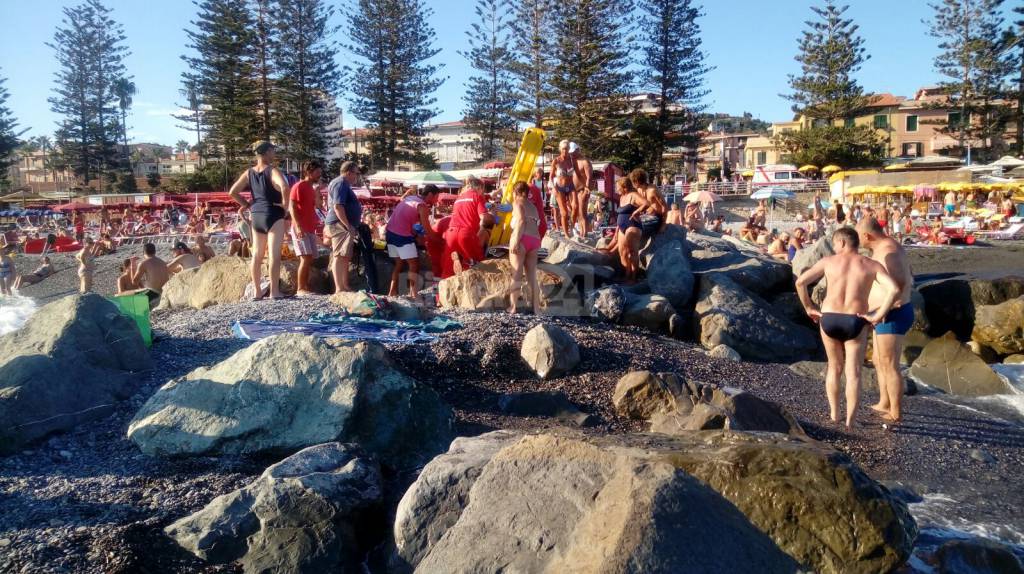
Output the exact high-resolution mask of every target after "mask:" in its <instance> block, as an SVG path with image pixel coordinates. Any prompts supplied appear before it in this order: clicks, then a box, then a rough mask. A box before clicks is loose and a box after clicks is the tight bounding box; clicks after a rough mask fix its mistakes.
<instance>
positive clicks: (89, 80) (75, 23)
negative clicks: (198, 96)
mask: <svg viewBox="0 0 1024 574" xmlns="http://www.w3.org/2000/svg"><path fill="white" fill-rule="evenodd" d="M110 13H111V11H110V9H109V8H107V7H105V6H104V5H103V4H102V3H101V2H100V1H99V0H86V2H85V3H83V4H79V5H78V6H74V7H70V8H65V9H64V19H63V21H62V23H61V26H62V27H58V28H57V30H56V32H55V33H54V37H53V42H52V43H49V44H47V45H48V46H50V47H51V48H53V50H54V51H55V52H56V56H57V62H58V63H59V64H60V70H59V71H58V72H57V74H56V80H57V81H56V86H55V88H54V93H55V95H54V97H51V98H50V99H49V103H50V107H51V110H52V111H53V112H55V113H57V114H59V115H61V116H64V118H65V120H66V121H64V122H62V124H61V126H62V127H61V128H60V129H61V130H67V133H64V134H61V135H60V139H63V140H66V141H68V144H69V147H68V149H67V150H64V154H65V157H66V160H67V162H68V164H69V165H70V166H71V167H72V169H73V170H74V172H75V174H76V175H79V176H81V177H82V178H83V180H84V182H85V183H86V184H87V185H88V183H89V182H90V181H91V180H92V178H93V175H96V174H99V175H102V174H103V172H104V171H105V170H107V169H108V168H110V167H116V166H117V163H118V161H119V156H120V154H118V151H117V135H118V134H119V132H120V131H121V129H120V122H119V121H118V119H117V105H118V103H119V102H118V98H117V96H116V94H115V93H114V89H113V86H114V83H115V82H117V81H118V79H120V78H122V77H123V76H124V72H125V68H124V58H125V57H126V56H127V55H128V49H127V48H126V47H125V46H124V45H123V42H124V39H125V37H124V32H123V29H122V27H121V25H120V24H119V23H117V22H116V21H115V20H114V19H113V18H112V17H111V16H110Z"/></svg>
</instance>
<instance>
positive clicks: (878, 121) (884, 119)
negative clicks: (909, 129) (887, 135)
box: [874, 114, 889, 130]
mask: <svg viewBox="0 0 1024 574" xmlns="http://www.w3.org/2000/svg"><path fill="white" fill-rule="evenodd" d="M874 126H875V129H880V130H884V129H885V128H887V127H889V117H888V116H886V115H885V114H878V115H876V116H875V121H874Z"/></svg>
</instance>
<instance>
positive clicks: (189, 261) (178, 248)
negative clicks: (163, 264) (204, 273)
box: [167, 241, 202, 273]
mask: <svg viewBox="0 0 1024 574" xmlns="http://www.w3.org/2000/svg"><path fill="white" fill-rule="evenodd" d="M173 252H174V259H171V262H170V263H168V264H167V271H168V272H170V273H181V272H182V271H184V270H186V269H194V268H196V267H199V266H200V265H202V262H201V261H199V258H198V257H196V256H195V255H193V254H192V250H191V249H189V248H188V245H185V244H184V243H182V242H181V241H179V242H177V243H175V244H174V250H173Z"/></svg>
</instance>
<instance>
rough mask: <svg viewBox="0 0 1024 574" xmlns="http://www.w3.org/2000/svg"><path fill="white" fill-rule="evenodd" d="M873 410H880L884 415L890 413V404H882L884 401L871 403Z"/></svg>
mask: <svg viewBox="0 0 1024 574" xmlns="http://www.w3.org/2000/svg"><path fill="white" fill-rule="evenodd" d="M871 410H873V411H875V412H878V413H882V414H883V415H886V414H889V407H888V406H882V403H876V404H873V405H871Z"/></svg>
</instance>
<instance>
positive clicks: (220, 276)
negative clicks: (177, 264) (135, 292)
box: [158, 255, 252, 309]
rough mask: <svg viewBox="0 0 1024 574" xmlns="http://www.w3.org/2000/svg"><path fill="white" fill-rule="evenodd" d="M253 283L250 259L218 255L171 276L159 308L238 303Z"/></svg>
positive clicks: (196, 307) (197, 307)
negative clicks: (195, 266) (191, 268)
mask: <svg viewBox="0 0 1024 574" xmlns="http://www.w3.org/2000/svg"><path fill="white" fill-rule="evenodd" d="M250 283H252V276H251V274H250V271H249V262H248V261H247V260H245V259H242V258H241V257H230V256H227V255H218V256H217V257H214V258H213V259H210V260H209V261H207V262H206V263H203V264H202V265H200V266H199V267H198V268H196V269H195V270H188V271H182V272H181V273H177V274H175V275H174V276H173V277H171V280H170V281H168V282H167V284H166V285H164V289H163V292H162V293H161V295H160V305H159V307H158V308H159V309H178V308H181V307H192V308H194V309H205V308H207V307H210V306H212V305H218V304H221V303H237V302H238V301H239V300H241V299H242V296H243V295H244V294H245V288H246V287H247V286H248V285H249V284H250Z"/></svg>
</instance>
